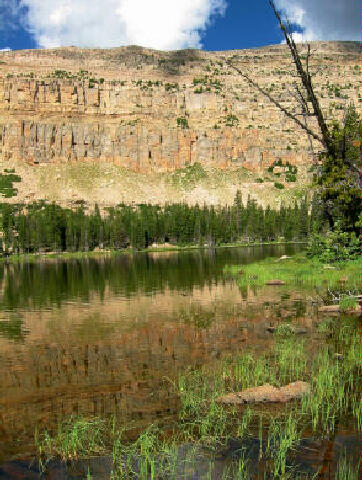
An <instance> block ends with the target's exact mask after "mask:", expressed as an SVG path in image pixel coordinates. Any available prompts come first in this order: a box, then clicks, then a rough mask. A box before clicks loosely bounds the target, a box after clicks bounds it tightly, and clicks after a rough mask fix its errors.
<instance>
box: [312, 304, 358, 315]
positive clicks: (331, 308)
mask: <svg viewBox="0 0 362 480" xmlns="http://www.w3.org/2000/svg"><path fill="white" fill-rule="evenodd" d="M361 311H362V308H361V305H356V306H355V307H350V308H346V309H341V306H340V305H323V306H322V307H319V308H318V312H319V313H338V312H343V313H351V314H353V313H361Z"/></svg>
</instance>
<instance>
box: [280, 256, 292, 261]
mask: <svg viewBox="0 0 362 480" xmlns="http://www.w3.org/2000/svg"><path fill="white" fill-rule="evenodd" d="M288 258H292V257H289V256H288V255H282V256H281V257H280V258H279V260H287V259H288Z"/></svg>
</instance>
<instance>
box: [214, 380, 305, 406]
mask: <svg viewBox="0 0 362 480" xmlns="http://www.w3.org/2000/svg"><path fill="white" fill-rule="evenodd" d="M309 393H310V385H309V383H307V382H300V381H298V382H293V383H289V384H288V385H286V386H284V387H280V388H277V387H274V386H273V385H269V383H266V384H265V385H262V386H259V387H254V388H247V389H246V390H243V391H241V392H236V393H229V394H227V395H223V396H221V397H219V398H217V399H216V401H217V402H218V403H223V404H225V405H237V404H243V403H271V402H273V403H275V402H280V403H284V402H288V401H289V400H292V399H295V398H301V397H302V396H303V395H308V394H309Z"/></svg>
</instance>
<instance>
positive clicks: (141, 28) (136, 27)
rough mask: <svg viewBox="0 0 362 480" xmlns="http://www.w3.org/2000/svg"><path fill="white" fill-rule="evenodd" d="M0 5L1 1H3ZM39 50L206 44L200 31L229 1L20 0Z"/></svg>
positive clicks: (172, 48) (162, 47)
mask: <svg viewBox="0 0 362 480" xmlns="http://www.w3.org/2000/svg"><path fill="white" fill-rule="evenodd" d="M0 1H1V0H0ZM22 6H25V7H27V19H26V21H27V27H28V29H29V31H30V32H31V33H32V34H33V35H34V37H35V39H36V41H37V43H38V44H39V46H40V47H46V48H49V47H55V46H60V45H62V46H65V45H77V46H89V47H92V46H94V47H116V46H120V45H132V44H133V45H141V46H144V47H151V48H157V49H161V50H174V49H180V48H187V47H195V48H199V47H201V46H202V32H203V31H204V30H205V29H206V27H207V25H208V24H209V22H210V21H211V19H212V17H213V16H215V15H222V14H223V13H224V11H225V8H226V0H101V1H100V0H22Z"/></svg>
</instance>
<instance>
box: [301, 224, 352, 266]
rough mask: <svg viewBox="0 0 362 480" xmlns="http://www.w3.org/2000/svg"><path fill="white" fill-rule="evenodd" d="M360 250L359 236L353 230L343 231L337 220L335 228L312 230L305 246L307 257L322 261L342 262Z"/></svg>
mask: <svg viewBox="0 0 362 480" xmlns="http://www.w3.org/2000/svg"><path fill="white" fill-rule="evenodd" d="M360 251H361V238H358V237H357V236H356V234H355V233H354V232H352V233H350V232H344V231H343V230H342V229H341V226H340V224H339V223H338V222H337V223H336V225H335V229H334V230H333V231H332V230H330V231H328V232H326V233H317V232H314V233H313V235H312V238H311V240H310V242H309V245H308V248H307V255H308V256H309V257H317V258H318V259H319V260H321V261H322V262H326V263H332V262H342V261H346V260H350V259H353V258H357V257H358V256H359V255H360Z"/></svg>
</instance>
